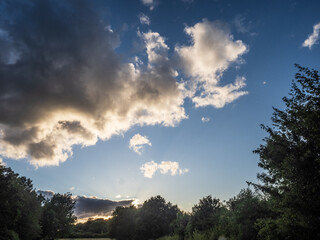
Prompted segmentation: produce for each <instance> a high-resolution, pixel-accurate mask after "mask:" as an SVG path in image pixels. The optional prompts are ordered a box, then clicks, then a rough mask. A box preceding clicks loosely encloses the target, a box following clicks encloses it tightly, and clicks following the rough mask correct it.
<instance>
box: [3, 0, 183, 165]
mask: <svg viewBox="0 0 320 240" xmlns="http://www.w3.org/2000/svg"><path fill="white" fill-rule="evenodd" d="M95 3H96V2H93V1H84V0H69V1H59V0H46V1H43V0H32V1H31V0H29V1H28V0H24V1H19V0H4V1H1V3H0V112H1V114H0V155H3V156H6V157H9V158H16V159H18V158H25V157H29V158H30V161H31V163H32V164H34V165H36V166H43V165H58V164H59V162H62V161H65V160H66V159H67V158H68V157H69V156H71V155H72V145H74V144H81V145H84V146H87V145H92V144H95V143H96V141H97V139H98V138H101V139H107V138H110V137H111V136H112V135H114V134H119V133H121V132H123V131H126V130H128V129H129V128H130V127H131V126H132V125H134V124H140V125H143V124H156V123H158V124H161V123H165V124H166V125H172V124H173V122H174V121H175V122H179V121H180V120H181V119H183V118H185V115H184V111H183V108H182V107H181V105H182V103H183V102H182V101H181V97H180V95H179V91H178V85H177V83H176V81H175V79H174V78H173V77H172V76H171V75H170V74H168V73H170V71H171V69H168V68H166V69H163V68H162V67H161V68H159V69H158V68H157V67H153V68H152V69H151V68H148V69H141V71H137V69H136V68H135V67H134V64H124V63H122V62H121V61H120V59H119V58H118V56H117V55H116V54H115V52H114V46H115V45H116V42H117V41H118V36H117V34H116V33H114V32H113V31H112V30H111V28H110V26H109V25H108V23H106V22H105V21H104V20H103V19H105V17H101V15H100V14H99V9H98V7H97V6H95V5H94V4H95ZM161 65H163V64H161ZM177 99H180V100H178V101H177ZM164 103H166V104H164ZM140 112H146V114H145V115H139V113H140ZM158 112H159V114H158ZM160 112H161V113H160ZM176 112H177V113H178V114H179V116H178V117H176V116H175V118H177V119H173V118H172V117H171V116H174V114H175V113H176ZM176 115H177V114H176Z"/></svg>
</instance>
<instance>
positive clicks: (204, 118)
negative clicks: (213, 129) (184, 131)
mask: <svg viewBox="0 0 320 240" xmlns="http://www.w3.org/2000/svg"><path fill="white" fill-rule="evenodd" d="M201 121H202V122H203V123H205V122H209V121H210V118H208V117H202V118H201Z"/></svg>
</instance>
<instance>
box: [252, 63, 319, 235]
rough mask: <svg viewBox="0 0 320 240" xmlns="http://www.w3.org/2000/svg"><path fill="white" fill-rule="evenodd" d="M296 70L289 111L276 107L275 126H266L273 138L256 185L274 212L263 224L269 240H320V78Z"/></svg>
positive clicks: (286, 99)
mask: <svg viewBox="0 0 320 240" xmlns="http://www.w3.org/2000/svg"><path fill="white" fill-rule="evenodd" d="M296 67H297V69H298V73H297V74H296V75H295V79H296V81H293V82H292V88H291V91H290V93H289V97H284V98H283V101H284V103H285V105H286V108H285V110H279V109H277V108H274V113H273V117H272V122H273V126H272V127H266V126H262V128H263V129H265V130H266V131H267V133H268V134H269V136H268V137H267V138H265V143H264V144H263V145H261V146H260V147H259V148H258V149H257V150H256V151H255V152H256V153H257V154H259V156H260V161H259V166H260V167H261V168H263V169H264V172H263V173H260V174H258V179H259V180H260V181H261V182H262V183H261V184H253V185H254V186H255V187H257V188H258V189H260V190H262V191H263V192H264V193H265V194H266V195H267V196H268V197H269V198H270V203H271V204H272V209H273V213H274V215H273V216H272V217H270V218H267V219H265V220H262V221H260V223H259V227H260V237H261V238H263V239H271V238H272V237H273V239H320V231H319V229H318V228H319V226H320V194H319V193H320V77H319V74H318V71H316V70H313V69H312V70H310V69H308V68H305V67H301V66H299V65H296ZM251 184H252V183H251ZM268 234H269V235H270V236H269V235H268ZM271 235H272V236H271Z"/></svg>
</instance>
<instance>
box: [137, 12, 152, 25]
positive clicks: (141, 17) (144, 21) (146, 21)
mask: <svg viewBox="0 0 320 240" xmlns="http://www.w3.org/2000/svg"><path fill="white" fill-rule="evenodd" d="M139 20H140V23H141V24H146V25H150V23H151V22H150V18H149V17H148V16H147V15H145V14H143V13H141V14H139Z"/></svg>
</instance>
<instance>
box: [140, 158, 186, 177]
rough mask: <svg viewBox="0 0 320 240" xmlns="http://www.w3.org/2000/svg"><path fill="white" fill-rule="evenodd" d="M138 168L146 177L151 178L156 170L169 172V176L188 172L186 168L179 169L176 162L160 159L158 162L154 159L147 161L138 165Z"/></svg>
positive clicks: (163, 172)
mask: <svg viewBox="0 0 320 240" xmlns="http://www.w3.org/2000/svg"><path fill="white" fill-rule="evenodd" d="M140 170H141V172H142V173H143V176H144V177H146V178H152V177H153V175H154V174H155V173H156V172H157V171H159V172H160V173H161V174H167V173H170V175H171V176H175V175H182V174H184V173H187V172H189V169H187V168H185V169H181V168H180V167H179V163H178V162H171V161H162V162H161V163H160V164H159V163H156V162H154V161H151V162H147V163H144V164H143V165H142V166H141V167H140Z"/></svg>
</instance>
